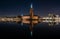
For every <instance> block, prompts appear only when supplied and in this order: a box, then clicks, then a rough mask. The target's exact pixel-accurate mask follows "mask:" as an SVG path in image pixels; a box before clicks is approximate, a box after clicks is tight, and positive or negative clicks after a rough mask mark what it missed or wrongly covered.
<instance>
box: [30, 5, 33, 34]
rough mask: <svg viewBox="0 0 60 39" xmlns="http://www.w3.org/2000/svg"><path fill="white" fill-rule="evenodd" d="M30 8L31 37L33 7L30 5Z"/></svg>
mask: <svg viewBox="0 0 60 39" xmlns="http://www.w3.org/2000/svg"><path fill="white" fill-rule="evenodd" d="M30 7H31V8H30V24H31V25H30V30H31V35H32V30H33V21H32V20H33V6H32V4H31V6H30Z"/></svg>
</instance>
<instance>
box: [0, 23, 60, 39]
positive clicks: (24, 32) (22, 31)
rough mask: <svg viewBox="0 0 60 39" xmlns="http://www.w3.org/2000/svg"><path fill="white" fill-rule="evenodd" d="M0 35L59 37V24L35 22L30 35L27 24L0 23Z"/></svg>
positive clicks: (3, 36) (36, 37)
mask: <svg viewBox="0 0 60 39" xmlns="http://www.w3.org/2000/svg"><path fill="white" fill-rule="evenodd" d="M0 37H2V38H28V39H32V38H33V39H40V38H52V37H53V38H58V37H60V25H54V26H48V24H44V23H43V24H37V25H35V26H34V28H33V36H32V37H31V35H30V30H29V25H26V24H24V25H23V26H21V24H16V23H0Z"/></svg>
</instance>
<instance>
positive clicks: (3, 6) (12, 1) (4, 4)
mask: <svg viewBox="0 0 60 39" xmlns="http://www.w3.org/2000/svg"><path fill="white" fill-rule="evenodd" d="M31 3H32V4H33V9H34V14H35V15H39V16H47V15H48V14H49V13H52V14H59V15H60V1H59V0H0V16H17V15H21V14H24V15H29V10H30V4H31ZM33 30H34V31H33V37H34V38H36V37H37V38H40V37H43V36H44V37H46V38H47V37H53V36H55V37H56V36H57V37H58V35H59V37H60V25H57V26H56V25H54V26H52V27H50V26H48V25H46V24H45V23H43V24H37V25H35V26H34V29H33ZM6 35H7V36H6ZM10 35H11V37H13V36H15V37H18V35H19V37H23V36H24V37H27V38H28V37H30V31H29V26H28V25H23V26H21V24H16V23H5V24H4V23H0V36H2V37H6V38H7V37H9V38H10ZM46 35H47V36H46ZM24 37H23V38H24ZM28 39H29V38H28Z"/></svg>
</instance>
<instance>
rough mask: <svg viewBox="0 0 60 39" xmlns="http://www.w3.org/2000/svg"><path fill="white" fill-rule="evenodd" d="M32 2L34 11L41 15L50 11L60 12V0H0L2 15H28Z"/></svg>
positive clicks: (0, 12) (0, 14)
mask: <svg viewBox="0 0 60 39" xmlns="http://www.w3.org/2000/svg"><path fill="white" fill-rule="evenodd" d="M31 3H32V4H33V9H34V13H35V14H36V13H38V14H39V15H40V16H47V15H48V13H53V14H59V13H60V1H59V0H0V16H17V15H21V14H26V15H27V14H29V10H30V4H31ZM38 14H37V15H38Z"/></svg>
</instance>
